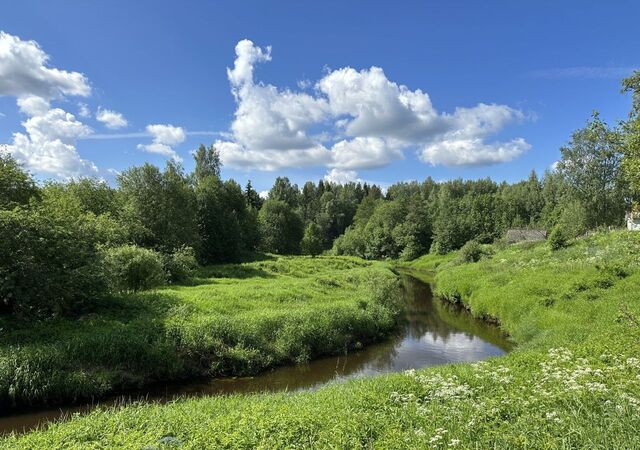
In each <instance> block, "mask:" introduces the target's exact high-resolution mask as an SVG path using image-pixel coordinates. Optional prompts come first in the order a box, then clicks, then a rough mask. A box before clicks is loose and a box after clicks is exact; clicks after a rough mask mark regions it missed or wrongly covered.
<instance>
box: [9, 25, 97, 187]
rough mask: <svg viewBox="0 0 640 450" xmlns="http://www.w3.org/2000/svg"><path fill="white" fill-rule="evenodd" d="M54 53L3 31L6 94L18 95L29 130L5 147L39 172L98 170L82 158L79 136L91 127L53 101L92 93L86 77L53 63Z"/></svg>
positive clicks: (58, 173)
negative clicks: (52, 55)
mask: <svg viewBox="0 0 640 450" xmlns="http://www.w3.org/2000/svg"><path fill="white" fill-rule="evenodd" d="M48 61H49V56H48V55H47V54H46V53H45V52H44V51H43V50H42V49H41V48H40V47H39V46H38V44H37V43H36V42H34V41H23V40H21V39H20V38H18V37H16V36H12V35H10V34H7V33H4V32H0V96H3V95H7V96H13V97H16V99H17V104H18V108H19V109H20V112H22V113H23V114H26V115H27V116H29V118H28V119H27V120H25V121H24V122H22V126H23V127H24V129H25V132H24V133H20V132H17V133H14V134H13V139H12V141H11V143H10V144H5V145H1V146H0V151H1V152H6V153H9V154H11V155H12V156H13V157H14V158H16V160H18V161H19V162H20V163H22V164H24V165H25V166H26V167H27V168H28V169H30V170H31V171H33V172H37V173H43V174H47V175H53V176H56V177H60V178H70V177H79V176H86V175H95V174H97V168H96V166H95V165H94V164H93V163H92V162H90V161H87V160H84V159H82V158H81V157H80V155H79V154H78V152H77V151H76V147H75V144H76V140H77V139H79V138H82V137H86V136H88V135H89V134H91V128H89V127H88V126H86V125H85V124H83V123H81V122H79V121H78V120H76V118H75V116H74V115H73V114H70V113H68V112H66V111H64V110H62V109H60V108H51V101H52V100H55V99H62V98H64V97H66V96H82V97H86V96H88V95H90V93H91V88H90V86H89V82H88V81H87V79H86V77H85V76H84V75H82V74H81V73H78V72H68V71H65V70H60V69H57V68H51V67H47V63H48Z"/></svg>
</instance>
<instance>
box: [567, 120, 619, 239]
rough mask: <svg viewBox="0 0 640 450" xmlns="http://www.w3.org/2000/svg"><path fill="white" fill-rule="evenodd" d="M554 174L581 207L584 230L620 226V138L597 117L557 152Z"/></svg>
mask: <svg viewBox="0 0 640 450" xmlns="http://www.w3.org/2000/svg"><path fill="white" fill-rule="evenodd" d="M560 152H561V153H562V158H561V159H560V161H559V163H558V172H559V173H560V174H561V175H562V177H563V178H564V179H565V181H566V183H567V185H568V187H569V189H570V191H571V194H572V195H573V197H574V198H576V199H578V200H579V201H580V202H581V203H582V204H583V205H584V206H585V211H586V213H587V226H588V227H589V228H595V227H597V226H599V225H609V224H620V223H622V219H623V218H624V211H625V209H626V203H625V191H626V186H625V183H624V180H623V177H622V170H621V166H620V164H621V157H622V153H621V152H622V137H621V133H620V131H619V130H615V129H614V130H612V129H609V127H607V124H606V123H604V122H602V121H601V120H600V117H599V115H598V113H594V114H593V117H592V119H591V120H590V121H589V122H588V123H587V126H586V127H585V128H583V129H580V130H577V131H575V132H574V133H573V135H572V137H571V141H570V142H569V144H568V145H567V146H565V147H562V148H561V149H560Z"/></svg>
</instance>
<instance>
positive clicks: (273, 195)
mask: <svg viewBox="0 0 640 450" xmlns="http://www.w3.org/2000/svg"><path fill="white" fill-rule="evenodd" d="M299 196H300V191H299V190H298V185H296V184H291V181H289V178H287V177H278V178H276V181H275V182H274V183H273V187H272V188H271V190H270V191H269V200H280V201H283V202H285V203H286V204H287V205H289V206H290V207H292V208H297V207H298V204H299V202H300V199H299Z"/></svg>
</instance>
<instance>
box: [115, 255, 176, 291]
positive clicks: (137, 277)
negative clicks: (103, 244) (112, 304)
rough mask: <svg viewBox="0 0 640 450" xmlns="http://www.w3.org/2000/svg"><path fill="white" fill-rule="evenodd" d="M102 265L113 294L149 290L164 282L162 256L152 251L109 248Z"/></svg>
mask: <svg viewBox="0 0 640 450" xmlns="http://www.w3.org/2000/svg"><path fill="white" fill-rule="evenodd" d="M104 263H105V267H106V269H107V274H108V278H109V282H110V286H111V290H112V291H114V292H124V291H139V290H142V289H150V288H153V287H157V286H160V285H161V284H162V283H164V281H165V273H164V270H163V267H162V256H161V255H160V254H159V253H158V252H155V251H153V250H149V249H146V248H141V247H137V246H135V245H123V246H121V247H114V248H110V249H107V250H105V253H104Z"/></svg>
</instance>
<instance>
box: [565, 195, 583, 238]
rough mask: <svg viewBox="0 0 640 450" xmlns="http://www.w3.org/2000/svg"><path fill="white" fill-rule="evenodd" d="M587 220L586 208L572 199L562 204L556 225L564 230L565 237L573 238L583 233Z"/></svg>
mask: <svg viewBox="0 0 640 450" xmlns="http://www.w3.org/2000/svg"><path fill="white" fill-rule="evenodd" d="M588 220H589V218H588V214H587V209H586V208H585V207H584V205H583V204H582V203H581V202H579V201H577V200H574V201H570V202H567V203H566V204H565V205H564V206H563V208H562V212H561V213H560V218H559V219H558V225H557V226H558V227H561V228H562V229H563V230H564V233H565V235H566V237H567V238H569V239H573V238H576V237H578V236H582V235H583V234H585V232H586V231H587V230H588Z"/></svg>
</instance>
